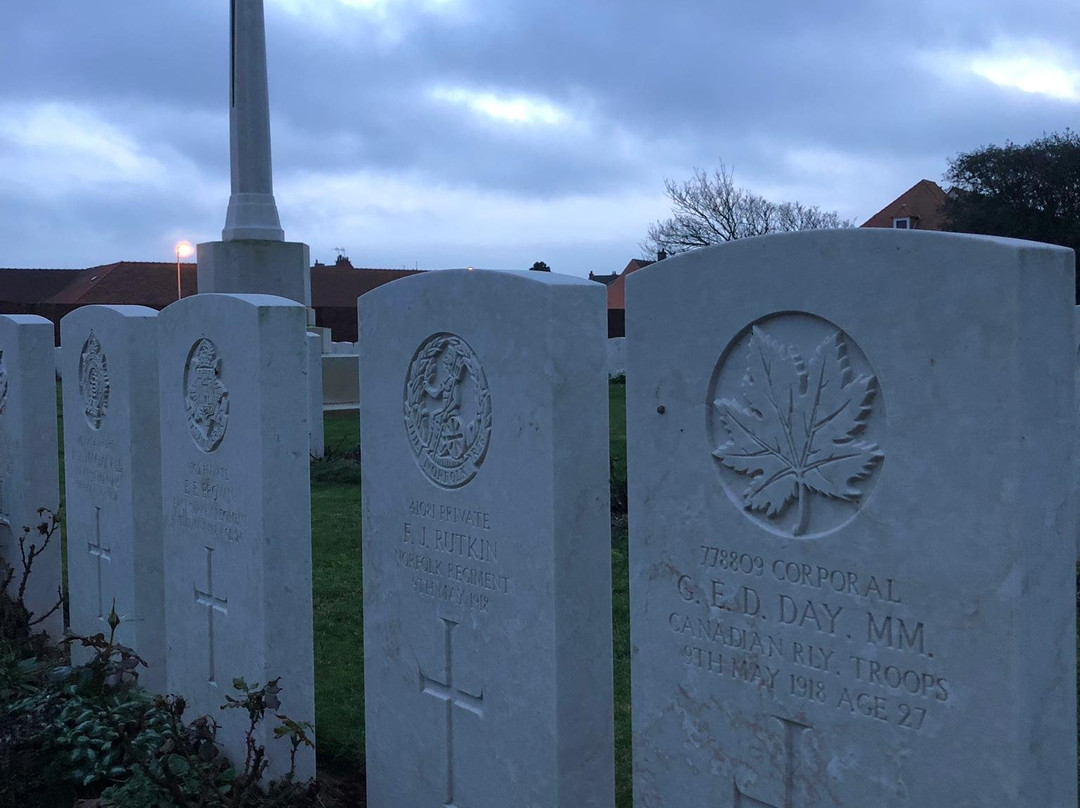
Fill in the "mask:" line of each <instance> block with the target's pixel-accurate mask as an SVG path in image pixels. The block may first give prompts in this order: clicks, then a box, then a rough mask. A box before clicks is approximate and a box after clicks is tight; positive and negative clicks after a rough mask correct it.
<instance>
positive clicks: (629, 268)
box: [607, 258, 656, 309]
mask: <svg viewBox="0 0 1080 808" xmlns="http://www.w3.org/2000/svg"><path fill="white" fill-rule="evenodd" d="M655 263H656V262H655V261H643V260H641V259H640V258H633V259H631V261H630V263H628V264H627V265H626V268H625V269H623V271H622V272H620V273H619V277H617V278H616V279H615V280H614V281H612V282H611V283H610V284H608V288H607V307H608V308H609V309H625V308H626V276H627V275H629V274H630V273H631V272H637V271H638V270H639V269H644V268H645V267H647V266H649V264H655Z"/></svg>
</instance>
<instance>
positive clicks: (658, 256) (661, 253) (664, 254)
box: [656, 250, 667, 261]
mask: <svg viewBox="0 0 1080 808" xmlns="http://www.w3.org/2000/svg"><path fill="white" fill-rule="evenodd" d="M665 258H667V250H657V251H656V260H657V261H663V260H664V259H665Z"/></svg>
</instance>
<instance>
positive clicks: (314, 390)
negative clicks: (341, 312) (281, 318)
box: [306, 331, 326, 458]
mask: <svg viewBox="0 0 1080 808" xmlns="http://www.w3.org/2000/svg"><path fill="white" fill-rule="evenodd" d="M306 372H307V391H308V429H309V430H310V432H311V438H310V442H309V444H308V451H309V452H310V453H311V456H312V457H315V458H319V457H322V456H323V455H324V454H326V437H325V434H324V432H323V410H322V403H323V375H322V335H321V334H316V333H313V332H311V331H308V332H307V366H306Z"/></svg>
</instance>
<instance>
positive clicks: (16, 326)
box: [0, 314, 64, 639]
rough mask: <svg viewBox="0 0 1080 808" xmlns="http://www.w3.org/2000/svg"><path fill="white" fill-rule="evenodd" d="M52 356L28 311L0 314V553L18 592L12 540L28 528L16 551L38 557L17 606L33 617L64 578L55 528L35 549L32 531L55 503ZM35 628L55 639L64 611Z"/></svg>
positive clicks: (18, 561)
mask: <svg viewBox="0 0 1080 808" xmlns="http://www.w3.org/2000/svg"><path fill="white" fill-rule="evenodd" d="M54 356H55V354H54V351H53V324H52V323H50V322H49V321H48V320H46V319H45V318H44V317H37V316H35V315H32V314H2V315H0V554H3V558H4V560H5V561H6V562H7V563H8V564H10V565H12V566H13V567H14V568H15V577H14V578H13V581H12V586H13V587H14V588H16V589H17V588H18V583H19V581H20V579H21V575H22V572H23V569H24V567H23V563H22V553H21V551H20V547H19V543H20V539H23V537H24V534H23V527H30V528H31V531H30V535H29V536H28V537H26V539H25V542H24V544H23V551H24V552H25V553H27V554H29V553H30V552H31V547H30V545H32V544H33V545H34V546H35V548H36V549H35V551H34V552H36V553H38V555H37V556H36V558H35V559H34V560H33V563H32V567H31V574H30V577H29V579H28V581H27V586H26V593H25V597H24V602H25V603H26V606H27V608H28V609H29V610H30V612H31V613H32V615H34V616H35V618H37V619H40V618H42V617H44V616H45V615H46V614H48V613H49V612H50V610H52V609H53V607H54V606H55V605H56V603H57V601H58V600H59V598H60V583H61V576H62V574H63V573H62V559H61V552H60V531H59V530H57V531H56V532H55V533H54V534H53V537H52V540H51V541H50V542H49V544H48V545H47V546H45V547H44V549H42V536H41V535H40V533H39V532H38V531H37V530H36V527H37V526H38V525H39V524H41V523H42V517H41V515H40V514H39V513H38V509H39V508H48V509H50V510H51V511H53V512H54V513H55V512H56V511H57V509H58V508H59V506H60V474H59V469H58V465H59V458H58V457H57V454H58V451H59V450H58V448H57V435H56V362H55V358H54ZM11 594H12V596H14V595H15V594H16V593H15V592H12V593H11ZM35 628H36V629H39V630H44V631H46V632H47V633H48V634H49V636H50V637H52V638H54V639H59V638H60V637H61V636H62V635H63V633H64V614H63V610H62V609H57V610H56V611H54V612H52V614H51V615H50V616H49V617H48V618H46V619H45V620H44V621H43V622H41V623H40V624H38V625H37V626H36V627H35Z"/></svg>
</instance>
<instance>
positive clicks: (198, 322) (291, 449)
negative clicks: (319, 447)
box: [158, 294, 315, 779]
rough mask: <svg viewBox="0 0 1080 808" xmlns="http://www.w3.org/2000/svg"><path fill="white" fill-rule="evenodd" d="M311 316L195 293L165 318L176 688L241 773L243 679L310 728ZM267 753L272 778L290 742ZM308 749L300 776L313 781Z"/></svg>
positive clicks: (170, 662) (164, 420)
mask: <svg viewBox="0 0 1080 808" xmlns="http://www.w3.org/2000/svg"><path fill="white" fill-rule="evenodd" d="M305 319H306V312H305V309H304V307H303V306H302V305H300V304H298V303H295V302H292V301H289V300H285V299H283V298H279V297H271V296H266V295H219V294H199V295H196V296H193V297H189V298H185V299H183V300H179V301H177V302H176V303H173V304H172V305H171V306H169V307H168V308H166V309H165V310H164V311H162V312H161V314H160V315H159V316H158V326H159V331H158V350H159V356H160V364H159V385H160V390H161V449H162V481H161V482H162V499H163V506H164V544H165V558H166V565H165V616H166V656H167V672H168V689H169V690H170V692H176V693H180V694H183V696H184V697H185V698H186V699H187V702H188V705H189V708H188V717H189V718H190V717H194V716H197V715H201V714H205V713H211V714H213V715H214V718H215V720H217V721H218V722H219V723H220V724H221V725H222V728H221V730H220V732H219V734H218V739H219V740H220V741H222V742H223V745H224V746H225V748H226V750H227V751H228V752H229V754H230V757H231V759H232V760H233V761H234V762H237V763H240V764H242V762H243V760H244V729H245V725H246V724H247V715H246V713H244V712H243V711H242V710H227V711H219V710H218V707H220V706H221V705H222V704H224V703H225V696H226V695H232V696H237V695H238V694H237V693H236V691H235V690H234V689H233V686H232V683H233V680H234V679H235V678H237V677H242V678H243V679H245V680H246V681H247V683H248V684H249V685H250V684H256V683H258V684H260V685H262V684H265V683H266V682H267V681H268V680H269V679H272V678H276V677H281V683H280V686H281V688H282V691H281V694H280V698H281V709H280V710H278V711H275V712H281V713H283V714H285V715H287V716H289V717H290V718H293V719H295V720H297V721H314V674H313V659H312V617H311V498H310V484H309V479H308V475H309V472H308V463H309V461H308V428H307V419H308V416H307V408H308V404H307V385H306V377H305V372H304V366H305V363H306V353H307V349H306V341H305ZM275 724H276V722H275V721H274V720H273V719H272V718H271V719H270V720H268V721H266V722H264V725H263V726H262V727H261V729H260V732H259V735H258V737H257V738H256V740H257V742H258V743H260V744H264V745H265V746H266V748H267V754H268V757H269V760H270V767H269V769H268V777H269V778H270V779H275V778H277V777H280V776H281V775H282V774H284V773H285V772H286V771H287V770H288V765H289V745H288V743H287V742H286V741H283V740H275V739H274V738H273V727H274V726H275ZM314 773H315V756H314V752H313V750H311V749H301V750H300V753H299V754H298V756H297V777H299V778H301V779H307V778H309V777H312V776H314Z"/></svg>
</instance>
